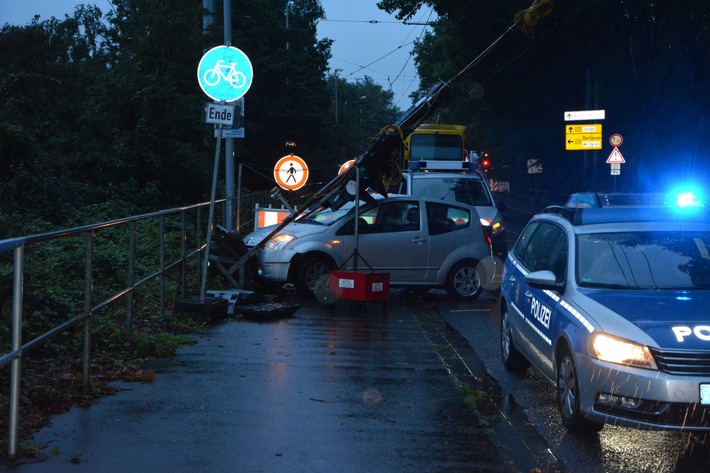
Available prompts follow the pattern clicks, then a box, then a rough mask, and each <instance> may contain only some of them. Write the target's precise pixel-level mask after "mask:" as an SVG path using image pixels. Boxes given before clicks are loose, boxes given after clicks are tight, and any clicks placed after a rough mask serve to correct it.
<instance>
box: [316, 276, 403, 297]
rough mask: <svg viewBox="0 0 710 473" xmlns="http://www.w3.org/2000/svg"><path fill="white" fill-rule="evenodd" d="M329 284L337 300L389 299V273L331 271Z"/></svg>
mask: <svg viewBox="0 0 710 473" xmlns="http://www.w3.org/2000/svg"><path fill="white" fill-rule="evenodd" d="M329 283H330V289H331V291H333V292H334V293H335V295H336V297H337V298H338V299H345V300H351V301H386V300H388V299H389V297H390V274H389V273H374V272H367V271H360V272H358V271H331V272H330V280H329Z"/></svg>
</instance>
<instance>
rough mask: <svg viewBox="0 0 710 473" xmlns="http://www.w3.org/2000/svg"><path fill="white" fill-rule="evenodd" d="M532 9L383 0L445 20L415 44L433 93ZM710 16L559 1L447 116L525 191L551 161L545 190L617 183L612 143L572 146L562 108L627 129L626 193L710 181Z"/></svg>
mask: <svg viewBox="0 0 710 473" xmlns="http://www.w3.org/2000/svg"><path fill="white" fill-rule="evenodd" d="M531 4H532V3H531V2H530V1H527V2H522V1H516V2H495V1H493V0H478V1H471V2H448V1H446V2H438V1H437V2H435V1H428V0H427V1H416V0H383V1H381V2H380V3H379V5H380V6H381V7H382V8H384V9H385V10H387V11H389V12H397V16H398V17H399V18H403V19H406V18H411V16H412V15H413V14H414V13H415V12H416V11H417V9H418V8H420V7H421V6H433V7H434V8H435V9H436V11H437V13H438V14H439V21H438V23H437V25H436V26H435V27H434V30H433V32H432V33H431V34H429V35H428V36H426V37H425V38H424V39H423V40H422V41H421V42H419V43H418V44H417V46H416V49H415V54H416V60H417V66H418V70H419V74H420V76H421V78H422V80H421V83H422V87H423V90H424V89H426V88H427V87H428V86H430V85H431V84H433V83H434V82H435V81H436V80H449V79H450V78H452V77H454V76H455V74H457V73H458V72H459V71H461V70H462V68H463V67H465V66H466V64H467V62H468V61H471V60H473V58H475V57H478V55H479V54H480V53H481V52H482V51H484V50H485V48H486V47H488V46H489V45H490V44H492V42H493V41H494V40H495V39H496V38H498V37H499V36H500V35H501V33H502V32H504V31H506V28H507V27H509V26H510V25H511V24H512V20H513V17H514V15H515V13H516V12H518V11H520V10H522V9H524V8H526V7H529V6H531ZM708 15H710V6H708V5H707V3H706V2H702V1H700V0H693V1H689V2H683V4H673V5H668V4H667V2H661V1H658V0H656V1H648V0H606V1H589V0H571V1H566V2H555V6H554V10H553V11H552V14H551V15H550V16H549V17H547V18H544V19H541V20H539V21H538V23H537V25H536V27H535V28H534V30H529V31H527V32H525V33H522V32H516V33H515V34H512V32H511V33H509V34H507V35H506V38H505V40H504V41H502V42H501V43H499V44H498V45H497V46H496V48H495V49H494V50H493V51H491V52H490V53H489V54H488V55H487V56H486V58H485V59H484V60H483V61H481V62H480V63H478V64H477V65H476V66H475V67H474V68H472V69H471V70H470V71H469V72H468V73H467V74H466V76H465V77H462V78H461V80H460V81H458V82H457V83H456V84H455V85H454V87H453V89H454V90H452V94H451V96H450V100H449V102H447V103H446V104H445V106H444V107H443V108H442V110H440V111H439V115H440V116H441V117H444V119H445V120H447V121H456V122H460V123H463V124H466V125H468V126H469V134H470V141H472V142H473V146H474V147H478V148H480V149H487V150H489V151H491V152H492V154H493V155H495V156H496V163H497V168H498V169H500V168H501V167H505V168H507V169H509V170H510V175H509V176H510V177H509V180H511V181H513V182H515V183H517V185H518V187H519V188H524V187H526V186H529V185H530V182H529V179H530V177H529V176H527V175H526V171H525V169H526V162H527V160H528V159H539V160H540V161H541V162H542V163H543V164H544V169H545V174H544V175H543V176H538V177H539V178H540V180H539V181H538V184H541V185H542V187H544V188H547V189H548V190H554V191H557V192H560V193H567V192H570V191H573V190H579V188H597V189H604V188H607V189H608V188H611V187H613V186H616V185H617V181H616V180H615V181H612V178H611V176H609V175H608V174H607V173H606V171H607V168H606V167H605V166H604V165H603V160H604V157H605V156H603V155H602V154H603V153H608V152H609V151H610V147H608V146H609V145H608V144H607V143H606V138H604V140H603V141H604V143H603V144H604V146H605V149H604V150H603V151H600V152H598V153H596V154H595V153H591V152H586V153H583V152H567V151H565V150H564V146H563V142H564V141H563V140H564V134H563V126H564V122H563V120H562V113H563V112H564V111H566V110H582V109H594V108H602V109H605V110H606V116H607V119H606V120H605V121H604V124H603V125H604V129H605V132H604V137H607V136H609V135H610V134H611V133H613V132H620V133H622V134H624V137H625V142H624V147H623V150H622V151H623V152H624V155H625V156H627V155H628V156H629V158H630V159H629V160H627V164H626V165H624V170H623V173H624V177H623V179H620V180H619V182H618V184H619V185H620V186H625V187H627V188H630V189H635V190H643V189H652V190H656V191H657V190H659V189H658V188H659V187H660V184H659V180H661V178H660V176H663V175H668V174H673V177H674V178H678V177H681V178H687V177H689V176H692V175H696V176H705V177H706V176H707V175H708V169H707V165H706V164H705V162H704V158H703V157H704V154H705V150H706V149H707V148H708V145H710V143H708V141H710V134H709V133H708V130H707V127H708V122H709V120H708V111H709V110H710V107H709V105H710V103H709V102H708V100H709V99H708V96H707V94H706V93H705V91H704V86H703V85H702V84H707V83H708V79H710V76H709V74H710V70H709V68H708V65H707V61H704V60H703V59H702V58H703V57H707V54H708V47H709V46H708V44H709V43H708V34H710V32H709V26H708V25H709V23H708V21H707V18H708ZM477 84H480V85H481V87H477V86H476V85H477ZM421 92H422V91H420V93H421ZM607 130H608V131H607ZM669 159H672V160H673V165H672V166H669ZM501 165H502V166H501ZM646 180H647V181H648V182H645V181H646Z"/></svg>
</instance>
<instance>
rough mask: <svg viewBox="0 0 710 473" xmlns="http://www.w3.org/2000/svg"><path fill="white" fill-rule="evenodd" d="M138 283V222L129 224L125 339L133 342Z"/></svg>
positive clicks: (127, 341)
mask: <svg viewBox="0 0 710 473" xmlns="http://www.w3.org/2000/svg"><path fill="white" fill-rule="evenodd" d="M135 284H136V222H135V221H133V222H131V223H130V224H129V225H128V287H129V289H130V290H129V291H128V294H126V326H125V327H124V329H125V330H124V341H125V342H126V343H130V342H131V338H132V327H133V291H135Z"/></svg>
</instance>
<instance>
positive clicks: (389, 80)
mask: <svg viewBox="0 0 710 473" xmlns="http://www.w3.org/2000/svg"><path fill="white" fill-rule="evenodd" d="M433 13H434V9H433V7H430V8H429V10H428V11H427V12H423V13H422V15H421V16H420V18H423V17H424V16H426V18H427V20H426V21H425V22H407V21H386V20H328V19H324V20H321V21H324V22H340V23H369V24H380V23H382V24H400V25H407V26H424V28H422V30H421V33H419V35H418V37H417V39H421V38H422V36H423V35H424V32H425V28H426V27H427V26H431V25H432V23H431V22H430V19H431V16H432V14H433ZM410 34H411V33H410ZM408 37H409V35H407V38H408ZM407 38H405V39H404V41H406V40H407ZM404 41H403V42H402V43H401V44H400V45H399V46H397V47H396V48H394V49H393V50H391V51H390V52H388V53H387V54H384V55H382V56H380V57H379V58H377V59H375V60H374V61H371V62H369V63H367V64H365V65H362V64H356V63H353V62H350V61H347V60H344V59H341V58H337V57H334V59H338V60H339V61H343V62H346V63H348V64H352V65H354V66H356V67H357V69H356V70H354V71H353V72H350V73H349V74H346V75H345V77H352V76H354V75H355V74H357V73H358V72H360V71H362V70H365V69H367V70H372V71H374V70H373V69H371V67H370V66H372V65H373V64H376V63H378V62H380V61H382V60H383V59H385V58H387V57H388V56H390V55H392V54H394V53H396V52H397V51H399V50H401V49H402V48H404V47H407V46H409V45H411V44H413V43H414V41H409V42H404ZM411 57H412V54H411V53H410V54H409V55H408V57H407V59H406V60H405V61H404V64H403V65H402V67H401V68H400V70H399V72H398V73H397V75H396V76H395V77H394V79H392V78H391V77H390V76H389V75H388V74H386V73H381V72H378V74H383V75H386V76H387V79H386V81H387V84H388V85H389V88H390V90H391V91H392V92H393V93H395V91H394V90H393V89H394V83H395V82H396V81H398V80H399V79H400V77H402V74H403V72H404V70H405V69H406V67H407V64H408V63H409V61H410V59H411ZM375 72H376V71H375ZM416 78H417V75H416V74H415V75H414V76H412V78H411V80H410V81H409V84H408V85H405V86H404V87H403V90H404V91H405V92H403V93H402V95H404V94H405V93H406V90H408V89H409V88H410V87H411V86H412V84H413V83H414V81H415V80H416ZM395 95H397V94H396V93H395Z"/></svg>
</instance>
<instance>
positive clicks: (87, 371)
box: [82, 230, 94, 392]
mask: <svg viewBox="0 0 710 473" xmlns="http://www.w3.org/2000/svg"><path fill="white" fill-rule="evenodd" d="M85 258H86V262H85V264H84V312H87V313H89V316H88V317H87V318H85V319H84V360H83V363H84V364H83V370H82V373H83V376H82V377H83V379H82V385H83V388H84V392H88V391H89V385H90V384H91V318H92V315H91V307H92V305H91V300H92V292H93V287H94V231H93V230H89V231H88V232H86V256H85Z"/></svg>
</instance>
